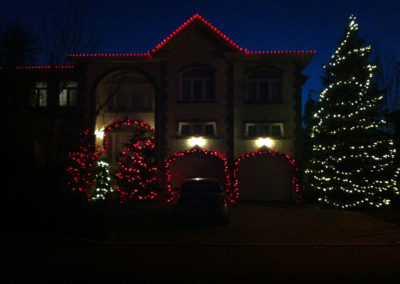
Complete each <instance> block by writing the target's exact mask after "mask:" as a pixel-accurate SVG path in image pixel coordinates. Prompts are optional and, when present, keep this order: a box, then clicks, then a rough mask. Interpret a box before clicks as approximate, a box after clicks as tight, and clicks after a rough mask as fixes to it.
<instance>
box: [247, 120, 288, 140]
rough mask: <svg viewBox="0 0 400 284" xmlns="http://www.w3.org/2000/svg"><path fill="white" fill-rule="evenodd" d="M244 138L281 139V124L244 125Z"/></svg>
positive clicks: (253, 123) (252, 123)
mask: <svg viewBox="0 0 400 284" xmlns="http://www.w3.org/2000/svg"><path fill="white" fill-rule="evenodd" d="M245 136H246V137H248V138H256V137H283V123H264V122H263V123H258V122H251V123H246V124H245Z"/></svg>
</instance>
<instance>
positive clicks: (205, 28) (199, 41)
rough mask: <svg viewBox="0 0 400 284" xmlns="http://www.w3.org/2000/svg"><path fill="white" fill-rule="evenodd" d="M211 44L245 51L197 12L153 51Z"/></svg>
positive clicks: (218, 47)
mask: <svg viewBox="0 0 400 284" xmlns="http://www.w3.org/2000/svg"><path fill="white" fill-rule="evenodd" d="M210 45H213V46H214V49H219V50H236V51H244V49H243V48H241V47H240V46H239V45H237V44H236V43H235V42H233V41H232V40H231V39H230V38H229V37H227V36H226V35H224V34H223V33H222V32H220V31H219V30H218V29H217V28H216V27H214V26H213V25H212V24H211V23H209V22H208V21H206V20H205V19H204V18H202V17H201V16H200V15H199V14H196V15H194V16H193V17H191V18H190V19H189V20H188V21H187V22H185V23H184V24H183V25H181V26H180V27H179V28H177V29H176V30H175V31H174V32H173V33H171V34H170V35H169V36H168V37H167V38H165V39H164V40H163V41H162V42H161V43H159V44H158V45H157V46H156V47H155V48H154V49H153V50H152V53H153V54H154V53H156V52H158V51H161V50H183V49H187V48H191V49H192V48H195V49H196V47H197V49H199V50H201V47H200V46H203V47H206V46H209V47H211V46H210ZM203 52H204V50H203Z"/></svg>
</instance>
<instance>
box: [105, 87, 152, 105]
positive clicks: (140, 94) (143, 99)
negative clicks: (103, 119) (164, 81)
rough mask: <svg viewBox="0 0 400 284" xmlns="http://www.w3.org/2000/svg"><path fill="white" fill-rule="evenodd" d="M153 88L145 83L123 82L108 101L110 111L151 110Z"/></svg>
mask: <svg viewBox="0 0 400 284" xmlns="http://www.w3.org/2000/svg"><path fill="white" fill-rule="evenodd" d="M153 96H154V88H153V86H152V85H151V84H147V83H131V84H127V83H124V84H122V85H120V86H119V88H118V89H117V90H116V93H115V95H114V96H113V97H112V98H111V100H110V101H109V105H108V106H109V110H111V111H145V112H146V111H152V110H153Z"/></svg>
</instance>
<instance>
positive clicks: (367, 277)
mask: <svg viewBox="0 0 400 284" xmlns="http://www.w3.org/2000/svg"><path fill="white" fill-rule="evenodd" d="M108 213H109V212H108ZM109 217H110V219H109V224H111V225H110V226H108V227H106V228H108V229H107V231H108V234H107V237H106V238H103V239H98V240H97V241H96V240H94V239H80V240H79V239H67V238H55V237H53V238H45V237H41V238H38V239H34V240H33V239H27V238H25V239H24V238H19V239H12V240H11V239H3V242H2V243H1V245H0V249H1V251H2V256H3V259H5V260H6V263H5V265H3V269H4V271H5V272H6V273H5V274H4V275H3V276H4V277H3V278H4V279H7V280H8V281H6V282H5V283H26V282H28V281H29V282H34V281H39V282H43V281H45V282H46V281H49V282H50V281H51V283H81V282H85V283H121V282H122V283H128V282H129V283H172V282H173V283H267V282H273V283H287V282H289V281H290V282H296V283H299V282H301V283H304V282H305V283H342V282H344V283H346V282H347V283H400V282H399V281H400V271H399V263H400V244H399V240H400V230H399V228H398V227H397V226H395V225H393V224H390V223H387V222H384V221H381V220H378V219H374V218H371V217H370V216H367V215H365V214H362V213H357V212H350V211H337V210H322V209H318V208H316V207H313V206H305V205H299V206H294V205H293V206H289V205H265V204H241V205H240V206H238V207H233V208H231V210H230V217H231V222H230V223H229V224H228V225H202V226H190V227H175V226H172V225H171V223H170V222H169V218H168V211H166V210H165V208H158V210H154V208H148V207H147V208H146V207H142V208H136V209H132V210H129V211H126V210H113V212H112V216H111V215H109Z"/></svg>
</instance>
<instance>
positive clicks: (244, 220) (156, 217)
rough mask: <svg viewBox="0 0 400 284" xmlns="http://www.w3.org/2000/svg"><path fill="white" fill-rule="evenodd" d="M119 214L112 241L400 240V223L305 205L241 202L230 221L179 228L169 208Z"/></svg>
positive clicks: (396, 242) (360, 242) (331, 242)
mask: <svg viewBox="0 0 400 284" xmlns="http://www.w3.org/2000/svg"><path fill="white" fill-rule="evenodd" d="M131 214H132V215H130V216H129V215H126V214H125V213H123V212H121V213H120V214H119V215H118V214H117V215H115V216H114V218H116V219H115V220H114V221H111V222H112V223H114V224H116V223H118V222H123V226H122V228H118V226H114V227H112V228H111V233H110V235H109V237H108V238H107V239H106V242H107V243H123V244H147V245H149V244H169V245H179V244H191V245H207V244H208V245H210V244H211V245H221V246H223V245H293V246H297V245H372V244H373V245H400V228H399V227H397V226H396V225H394V224H391V223H387V222H384V221H382V220H378V219H375V218H372V217H370V216H368V215H366V214H363V213H358V212H352V211H342V210H328V209H319V208H318V207H316V206H304V205H298V206H296V205H284V204H282V205H271V204H240V205H239V206H233V207H231V208H230V212H229V215H230V223H229V224H227V225H209V226H195V225H193V226H187V227H183V228H175V227H173V226H170V224H169V223H168V222H169V220H168V214H167V213H166V211H163V210H160V211H159V214H154V212H153V213H150V214H149V213H148V212H147V211H146V210H139V209H138V210H137V211H136V212H133V213H131Z"/></svg>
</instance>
